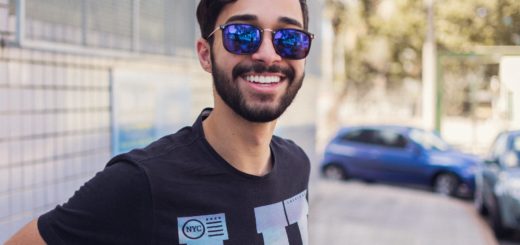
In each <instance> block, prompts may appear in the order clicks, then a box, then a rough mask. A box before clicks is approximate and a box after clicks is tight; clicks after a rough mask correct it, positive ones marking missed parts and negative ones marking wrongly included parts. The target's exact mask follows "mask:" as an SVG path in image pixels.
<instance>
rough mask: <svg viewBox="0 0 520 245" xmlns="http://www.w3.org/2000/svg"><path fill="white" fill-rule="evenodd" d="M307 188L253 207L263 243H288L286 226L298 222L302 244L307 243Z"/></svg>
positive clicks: (272, 244)
mask: <svg viewBox="0 0 520 245" xmlns="http://www.w3.org/2000/svg"><path fill="white" fill-rule="evenodd" d="M306 195H307V190H305V191H303V192H301V193H300V194H298V195H296V196H294V197H291V198H289V199H287V200H285V201H283V202H277V203H274V204H270V205H266V206H261V207H257V208H255V218H256V230H257V232H258V233H260V234H262V236H263V238H264V245H289V238H288V237H287V232H286V230H285V227H286V226H289V225H292V224H295V223H298V228H299V229H300V234H301V238H302V244H303V245H308V244H309V242H308V241H309V239H308V234H307V215H308V213H309V204H308V203H307V199H306V198H305V197H306Z"/></svg>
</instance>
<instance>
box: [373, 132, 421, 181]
mask: <svg viewBox="0 0 520 245" xmlns="http://www.w3.org/2000/svg"><path fill="white" fill-rule="evenodd" d="M374 138H375V141H376V144H375V149H377V151H378V154H377V158H375V159H374V166H376V168H377V170H378V172H379V176H380V177H379V178H380V179H381V180H384V181H389V182H397V183H420V182H421V178H422V177H421V176H422V175H423V172H424V171H423V169H424V163H422V162H421V161H420V158H419V157H418V154H417V151H415V150H414V148H415V146H414V145H413V143H412V142H410V141H409V140H408V139H407V138H406V137H405V135H404V134H403V132H401V131H397V130H394V129H381V130H378V131H377V132H376V133H375V136H374Z"/></svg>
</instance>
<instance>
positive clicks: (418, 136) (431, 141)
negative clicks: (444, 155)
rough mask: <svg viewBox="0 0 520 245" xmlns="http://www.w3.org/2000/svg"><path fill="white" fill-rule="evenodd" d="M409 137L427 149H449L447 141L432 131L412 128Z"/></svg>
mask: <svg viewBox="0 0 520 245" xmlns="http://www.w3.org/2000/svg"><path fill="white" fill-rule="evenodd" d="M410 138H411V139H412V140H413V141H415V142H416V143H417V144H419V145H421V146H422V147H424V149H427V150H436V151H447V150H449V149H450V146H449V145H448V143H446V142H445V141H444V140H443V139H441V138H440V137H439V136H437V135H436V134H434V133H431V132H426V131H422V130H416V129H414V130H412V131H411V132H410Z"/></svg>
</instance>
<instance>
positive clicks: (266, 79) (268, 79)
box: [246, 75, 280, 83]
mask: <svg viewBox="0 0 520 245" xmlns="http://www.w3.org/2000/svg"><path fill="white" fill-rule="evenodd" d="M246 80H248V81H250V82H254V83H277V82H280V77H278V76H252V75H250V76H246Z"/></svg>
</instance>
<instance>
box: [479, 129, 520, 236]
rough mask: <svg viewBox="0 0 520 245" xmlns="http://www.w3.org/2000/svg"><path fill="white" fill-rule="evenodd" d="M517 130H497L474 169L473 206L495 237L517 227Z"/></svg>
mask: <svg viewBox="0 0 520 245" xmlns="http://www.w3.org/2000/svg"><path fill="white" fill-rule="evenodd" d="M519 159H520V130H517V131H505V132H502V133H500V134H499V135H498V136H497V138H496V139H495V142H494V143H493V145H492V146H491V149H490V152H489V156H488V157H487V159H486V161H485V164H482V167H481V168H480V171H478V172H477V175H476V176H477V177H476V184H477V188H476V191H475V199H474V202H475V207H476V208H477V209H478V211H480V213H481V214H486V215H487V218H488V220H489V223H490V225H491V228H492V229H493V231H494V232H495V235H496V236H497V237H499V238H502V237H507V236H508V235H510V234H512V231H517V232H518V231H520V160H519Z"/></svg>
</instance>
